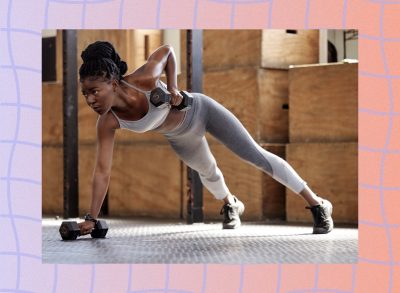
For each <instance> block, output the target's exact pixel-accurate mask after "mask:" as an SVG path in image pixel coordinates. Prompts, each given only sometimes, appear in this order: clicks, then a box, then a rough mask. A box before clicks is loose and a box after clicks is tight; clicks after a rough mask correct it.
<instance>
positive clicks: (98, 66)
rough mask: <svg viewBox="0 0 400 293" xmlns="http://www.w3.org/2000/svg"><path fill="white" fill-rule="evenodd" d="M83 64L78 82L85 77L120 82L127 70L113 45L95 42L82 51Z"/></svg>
mask: <svg viewBox="0 0 400 293" xmlns="http://www.w3.org/2000/svg"><path fill="white" fill-rule="evenodd" d="M81 58H82V60H83V64H82V65H81V67H80V68H79V80H80V81H81V82H82V81H83V80H84V79H85V78H87V77H94V78H104V79H109V80H111V79H113V78H115V79H117V80H121V79H122V77H123V75H124V74H125V73H126V71H127V70H128V66H127V64H126V62H125V61H122V60H121V58H120V57H119V55H118V53H117V52H116V51H115V49H114V47H113V45H112V44H111V43H109V42H104V41H97V42H94V43H92V44H90V45H89V46H87V48H86V49H85V50H83V51H82V54H81Z"/></svg>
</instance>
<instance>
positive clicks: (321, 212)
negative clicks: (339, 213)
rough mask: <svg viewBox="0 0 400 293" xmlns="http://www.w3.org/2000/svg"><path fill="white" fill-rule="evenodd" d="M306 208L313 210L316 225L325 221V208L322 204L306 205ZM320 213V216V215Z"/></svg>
mask: <svg viewBox="0 0 400 293" xmlns="http://www.w3.org/2000/svg"><path fill="white" fill-rule="evenodd" d="M306 209H308V210H311V213H312V215H313V218H314V223H315V225H316V226H321V224H322V223H324V222H325V219H326V215H325V213H324V209H323V208H322V207H321V206H320V205H318V206H315V207H306ZM318 215H320V216H319V217H318Z"/></svg>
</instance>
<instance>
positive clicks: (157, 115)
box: [111, 80, 171, 133]
mask: <svg viewBox="0 0 400 293" xmlns="http://www.w3.org/2000/svg"><path fill="white" fill-rule="evenodd" d="M121 82H122V83H124V84H125V85H127V86H129V87H131V88H133V89H135V90H137V91H138V92H141V93H143V94H144V95H145V96H146V98H147V102H148V103H149V111H148V112H147V113H146V115H145V116H144V117H143V118H141V119H139V120H133V121H131V120H123V119H120V118H118V116H117V115H116V114H115V113H114V111H113V110H111V113H112V114H113V115H114V116H115V118H116V119H117V120H118V123H119V127H120V128H123V129H128V130H130V131H133V132H139V133H143V132H146V131H150V130H152V129H155V128H157V127H158V126H160V125H161V124H162V123H163V122H164V121H165V119H167V116H168V113H169V111H170V109H171V107H170V106H169V105H168V106H165V107H161V108H157V107H156V106H154V105H153V104H152V103H151V102H150V93H151V91H144V90H142V89H139V88H137V87H135V86H134V85H132V84H130V83H127V82H126V81H125V80H121ZM157 87H164V88H167V85H166V84H165V83H163V82H162V81H161V80H158V81H157Z"/></svg>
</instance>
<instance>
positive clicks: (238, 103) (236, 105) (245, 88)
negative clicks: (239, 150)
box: [204, 67, 259, 139]
mask: <svg viewBox="0 0 400 293" xmlns="http://www.w3.org/2000/svg"><path fill="white" fill-rule="evenodd" d="M257 72H258V71H257V69H255V68H245V67H243V68H235V69H231V70H225V71H218V72H217V71H216V72H208V73H205V74H204V93H205V94H206V95H208V96H210V97H211V98H213V99H214V100H216V101H217V102H219V103H221V104H222V105H223V106H224V107H226V108H227V109H228V110H230V111H231V112H232V113H233V114H234V115H235V116H236V117H237V118H238V119H239V120H240V121H241V122H242V123H243V125H244V126H245V128H246V129H247V130H248V131H249V133H250V134H251V135H252V136H253V137H254V138H256V139H258V109H259V107H258V96H259V92H258V86H257V74H258V73H257Z"/></svg>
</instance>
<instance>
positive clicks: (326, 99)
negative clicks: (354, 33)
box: [289, 63, 358, 142]
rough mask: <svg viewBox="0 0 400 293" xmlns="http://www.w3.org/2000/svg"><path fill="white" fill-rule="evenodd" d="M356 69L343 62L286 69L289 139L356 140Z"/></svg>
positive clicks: (310, 140) (315, 140) (317, 140)
mask: <svg viewBox="0 0 400 293" xmlns="http://www.w3.org/2000/svg"><path fill="white" fill-rule="evenodd" d="M357 70H358V64H343V63H335V64H328V65H310V66H299V67H294V68H291V69H290V70H289V140H290V142H336V141H341V142H351V141H353V142H354V141H357V139H358V135H357V133H358V109H357V107H358V89H357V82H358V80H357Z"/></svg>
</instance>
